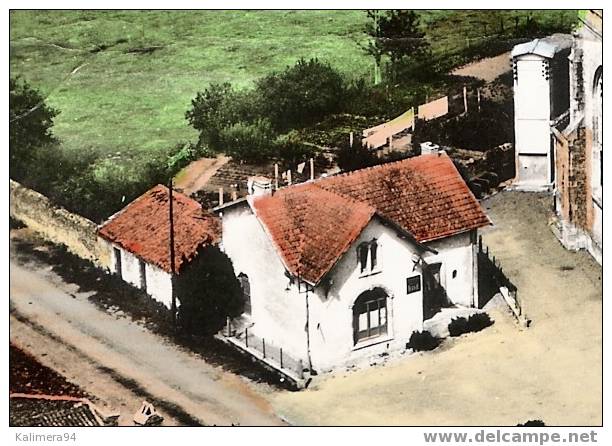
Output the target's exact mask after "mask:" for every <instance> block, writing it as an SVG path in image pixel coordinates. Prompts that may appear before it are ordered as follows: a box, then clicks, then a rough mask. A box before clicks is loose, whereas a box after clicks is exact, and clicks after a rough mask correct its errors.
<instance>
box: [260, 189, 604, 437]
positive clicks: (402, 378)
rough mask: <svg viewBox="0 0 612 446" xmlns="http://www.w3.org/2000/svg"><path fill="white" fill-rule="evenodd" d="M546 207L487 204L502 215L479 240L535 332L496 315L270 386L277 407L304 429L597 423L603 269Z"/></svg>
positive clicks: (539, 198) (514, 199)
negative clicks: (375, 358) (438, 341)
mask: <svg viewBox="0 0 612 446" xmlns="http://www.w3.org/2000/svg"><path fill="white" fill-rule="evenodd" d="M550 203H551V199H550V197H548V196H545V195H538V194H526V193H520V192H502V193H499V194H497V195H495V196H493V197H491V198H489V199H487V200H486V201H485V202H484V203H483V206H484V207H485V208H486V210H487V212H488V214H489V216H490V217H491V218H492V220H493V222H494V223H495V226H494V227H491V228H488V229H486V230H484V231H483V232H482V233H483V239H484V241H485V243H486V244H487V245H489V247H490V249H491V252H492V254H493V255H495V256H496V257H497V259H499V260H500V261H501V264H502V265H503V268H504V271H505V272H506V274H507V275H508V276H509V277H510V279H511V280H512V281H513V282H514V283H515V284H516V286H517V287H518V290H519V299H520V300H521V302H522V304H523V309H524V312H525V313H526V315H527V317H528V318H529V319H531V320H532V323H531V326H530V328H528V329H520V328H519V327H518V326H517V325H516V324H515V323H514V322H513V320H512V318H511V317H510V316H509V315H508V314H507V313H506V312H505V311H504V310H498V311H494V312H493V314H492V316H493V318H494V319H495V324H494V325H493V326H492V327H489V328H487V329H485V330H484V331H482V332H479V333H472V334H468V335H463V336H461V337H460V338H451V339H448V340H446V341H445V342H444V343H443V345H442V346H441V347H440V348H438V349H437V350H435V351H434V352H428V353H422V354H417V355H413V356H410V357H401V358H398V359H394V360H392V361H388V362H387V363H386V364H383V365H377V366H373V367H369V368H365V369H362V370H359V371H338V372H336V373H334V374H330V375H324V376H320V377H318V379H317V380H316V381H314V382H313V384H312V385H311V387H310V388H309V389H307V390H305V391H302V392H293V393H292V392H284V391H279V392H275V393H272V394H270V395H268V397H269V398H270V400H271V403H272V405H273V406H274V408H275V410H276V411H277V413H278V414H279V415H282V416H285V417H286V418H287V419H288V420H289V422H291V423H292V424H298V425H435V426H443V425H508V426H514V425H516V424H517V423H522V422H525V421H527V420H530V419H541V420H543V421H544V422H545V423H546V424H547V425H549V426H552V425H600V424H601V423H602V269H601V267H600V266H599V265H598V264H597V263H596V262H595V261H594V260H593V259H592V258H591V257H590V256H589V255H588V254H586V253H584V252H578V253H573V252H569V251H566V250H565V249H563V248H562V246H561V245H560V244H559V243H558V241H557V240H556V238H555V237H554V235H553V234H552V232H551V231H550V229H549V227H548V222H549V218H550Z"/></svg>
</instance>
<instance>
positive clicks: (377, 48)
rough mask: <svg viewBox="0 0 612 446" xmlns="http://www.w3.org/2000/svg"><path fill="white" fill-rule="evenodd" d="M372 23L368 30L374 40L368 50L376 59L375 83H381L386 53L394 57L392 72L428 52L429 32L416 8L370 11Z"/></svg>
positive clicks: (369, 44) (370, 42) (368, 13)
mask: <svg viewBox="0 0 612 446" xmlns="http://www.w3.org/2000/svg"><path fill="white" fill-rule="evenodd" d="M366 13H367V15H368V17H369V18H370V22H369V23H368V24H367V25H366V29H365V33H366V34H367V35H368V36H370V38H371V39H370V41H369V42H368V46H367V47H366V48H365V51H366V52H367V53H368V54H370V55H371V56H372V57H373V58H374V63H375V76H374V78H375V79H374V83H375V84H378V83H380V80H381V79H380V67H381V63H382V59H383V56H387V57H389V58H390V60H391V67H392V71H393V72H394V73H395V71H396V70H395V69H394V68H395V67H397V66H399V65H400V64H406V63H407V62H414V61H417V60H419V59H420V58H422V57H423V56H424V55H425V54H427V52H428V50H429V44H428V43H427V41H426V40H425V32H423V31H422V30H421V27H420V23H419V15H418V14H417V13H416V12H415V11H412V10H390V11H385V13H381V12H380V11H378V10H369V11H367V12H366Z"/></svg>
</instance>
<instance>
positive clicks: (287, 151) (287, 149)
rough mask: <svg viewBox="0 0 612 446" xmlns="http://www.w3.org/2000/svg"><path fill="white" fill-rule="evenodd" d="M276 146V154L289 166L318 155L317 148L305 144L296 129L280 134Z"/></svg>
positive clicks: (275, 142)
mask: <svg viewBox="0 0 612 446" xmlns="http://www.w3.org/2000/svg"><path fill="white" fill-rule="evenodd" d="M274 146H275V150H276V156H277V157H278V158H279V159H280V160H282V161H283V162H284V163H285V164H288V165H289V166H295V165H296V164H298V163H301V162H303V161H304V160H306V159H308V158H311V157H314V156H315V155H316V150H315V148H314V147H312V146H309V145H306V144H304V143H303V140H302V138H300V135H299V134H298V133H297V132H296V131H291V132H289V133H287V134H285V135H280V136H278V137H277V138H276V140H275V141H274Z"/></svg>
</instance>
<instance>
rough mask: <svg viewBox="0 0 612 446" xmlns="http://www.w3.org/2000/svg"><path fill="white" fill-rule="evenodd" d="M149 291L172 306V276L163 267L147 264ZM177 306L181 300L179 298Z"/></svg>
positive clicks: (157, 298)
mask: <svg viewBox="0 0 612 446" xmlns="http://www.w3.org/2000/svg"><path fill="white" fill-rule="evenodd" d="M145 271H146V275H147V289H146V291H147V293H148V294H149V295H150V296H151V297H152V298H153V299H155V300H157V301H159V302H161V303H163V304H164V305H165V306H166V307H168V308H172V277H171V276H170V273H167V272H166V271H164V270H163V269H161V268H158V267H157V266H155V265H151V264H148V263H147V264H146V265H145ZM176 305H177V307H178V306H180V302H179V301H178V300H177V303H176Z"/></svg>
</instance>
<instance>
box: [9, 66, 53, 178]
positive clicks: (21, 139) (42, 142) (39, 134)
mask: <svg viewBox="0 0 612 446" xmlns="http://www.w3.org/2000/svg"><path fill="white" fill-rule="evenodd" d="M58 114H59V111H58V110H56V109H54V108H52V107H49V106H48V105H46V104H45V98H44V97H43V96H42V95H41V94H40V92H38V91H37V90H36V89H34V88H32V87H31V86H30V85H29V84H28V83H27V82H25V81H20V80H18V79H15V78H11V79H10V80H9V157H10V163H9V166H10V175H11V177H12V178H15V179H16V180H20V181H21V180H23V178H24V176H25V175H26V174H27V172H28V167H29V166H30V165H31V164H32V162H33V161H34V159H35V158H36V151H37V150H40V149H41V148H43V147H46V146H50V145H53V144H55V143H57V140H56V139H55V137H54V136H53V134H52V132H51V128H52V127H53V118H55V117H56V116H57V115H58Z"/></svg>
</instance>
